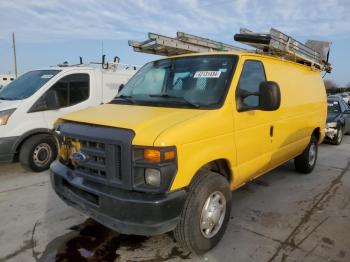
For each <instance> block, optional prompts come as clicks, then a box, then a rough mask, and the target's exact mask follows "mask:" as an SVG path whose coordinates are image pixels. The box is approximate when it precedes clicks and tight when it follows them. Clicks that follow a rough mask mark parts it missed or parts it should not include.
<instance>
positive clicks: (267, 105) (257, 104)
mask: <svg viewBox="0 0 350 262" xmlns="http://www.w3.org/2000/svg"><path fill="white" fill-rule="evenodd" d="M236 97H237V100H236V103H237V108H238V112H244V111H250V110H262V111H274V110H277V109H278V108H279V107H280V105H281V91H280V88H279V86H278V84H277V83H276V82H273V81H264V82H261V83H260V86H259V92H249V91H246V90H243V89H237V91H236Z"/></svg>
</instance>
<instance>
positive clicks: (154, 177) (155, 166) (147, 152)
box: [133, 146, 177, 193]
mask: <svg viewBox="0 0 350 262" xmlns="http://www.w3.org/2000/svg"><path fill="white" fill-rule="evenodd" d="M176 172H177V152H176V147H175V146H170V147H149V146H145V147H143V146H134V147H133V188H134V190H137V191H143V192H154V193H164V192H166V191H167V190H169V189H170V187H171V184H172V181H173V180H174V177H175V175H176Z"/></svg>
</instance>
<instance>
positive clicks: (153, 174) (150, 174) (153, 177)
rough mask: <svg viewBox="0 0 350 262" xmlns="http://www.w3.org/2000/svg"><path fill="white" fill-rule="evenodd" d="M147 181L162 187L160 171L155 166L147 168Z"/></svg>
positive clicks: (149, 183)
mask: <svg viewBox="0 0 350 262" xmlns="http://www.w3.org/2000/svg"><path fill="white" fill-rule="evenodd" d="M145 182H146V184H147V185H150V186H153V187H160V171H159V170H157V169H153V168H146V170H145Z"/></svg>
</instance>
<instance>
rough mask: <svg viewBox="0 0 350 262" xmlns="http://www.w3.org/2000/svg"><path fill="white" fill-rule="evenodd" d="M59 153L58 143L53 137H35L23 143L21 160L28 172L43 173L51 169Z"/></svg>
mask: <svg viewBox="0 0 350 262" xmlns="http://www.w3.org/2000/svg"><path fill="white" fill-rule="evenodd" d="M57 152H58V147H57V142H56V140H55V138H54V137H53V136H51V135H46V134H41V135H35V136H32V137H30V138H28V139H27V140H26V141H25V142H24V143H23V145H22V147H21V150H20V153H19V160H20V163H21V165H22V166H23V167H24V168H25V169H26V170H28V171H34V172H42V171H45V170H47V169H48V168H49V167H50V164H51V163H52V162H53V161H54V160H55V159H56V157H57Z"/></svg>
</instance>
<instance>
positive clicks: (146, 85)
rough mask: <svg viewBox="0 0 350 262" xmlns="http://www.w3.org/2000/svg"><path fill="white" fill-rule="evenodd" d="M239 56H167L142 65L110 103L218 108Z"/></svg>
mask: <svg viewBox="0 0 350 262" xmlns="http://www.w3.org/2000/svg"><path fill="white" fill-rule="evenodd" d="M236 62H237V56H234V55H215V56H214V55H206V56H191V57H181V58H171V59H164V60H159V61H155V62H151V63H148V64H146V65H145V66H143V67H142V68H141V69H140V70H139V71H138V72H137V73H136V74H135V75H134V76H133V77H132V78H131V79H130V80H129V82H128V83H127V84H126V85H125V86H124V88H123V89H122V90H121V91H120V93H119V94H118V96H117V97H115V98H114V99H113V100H112V102H111V103H128V104H138V105H151V106H165V107H186V108H216V107H218V106H220V105H221V104H222V103H223V101H224V99H225V96H226V93H227V89H228V86H229V84H230V82H231V79H232V75H233V70H234V68H235V66H236Z"/></svg>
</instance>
